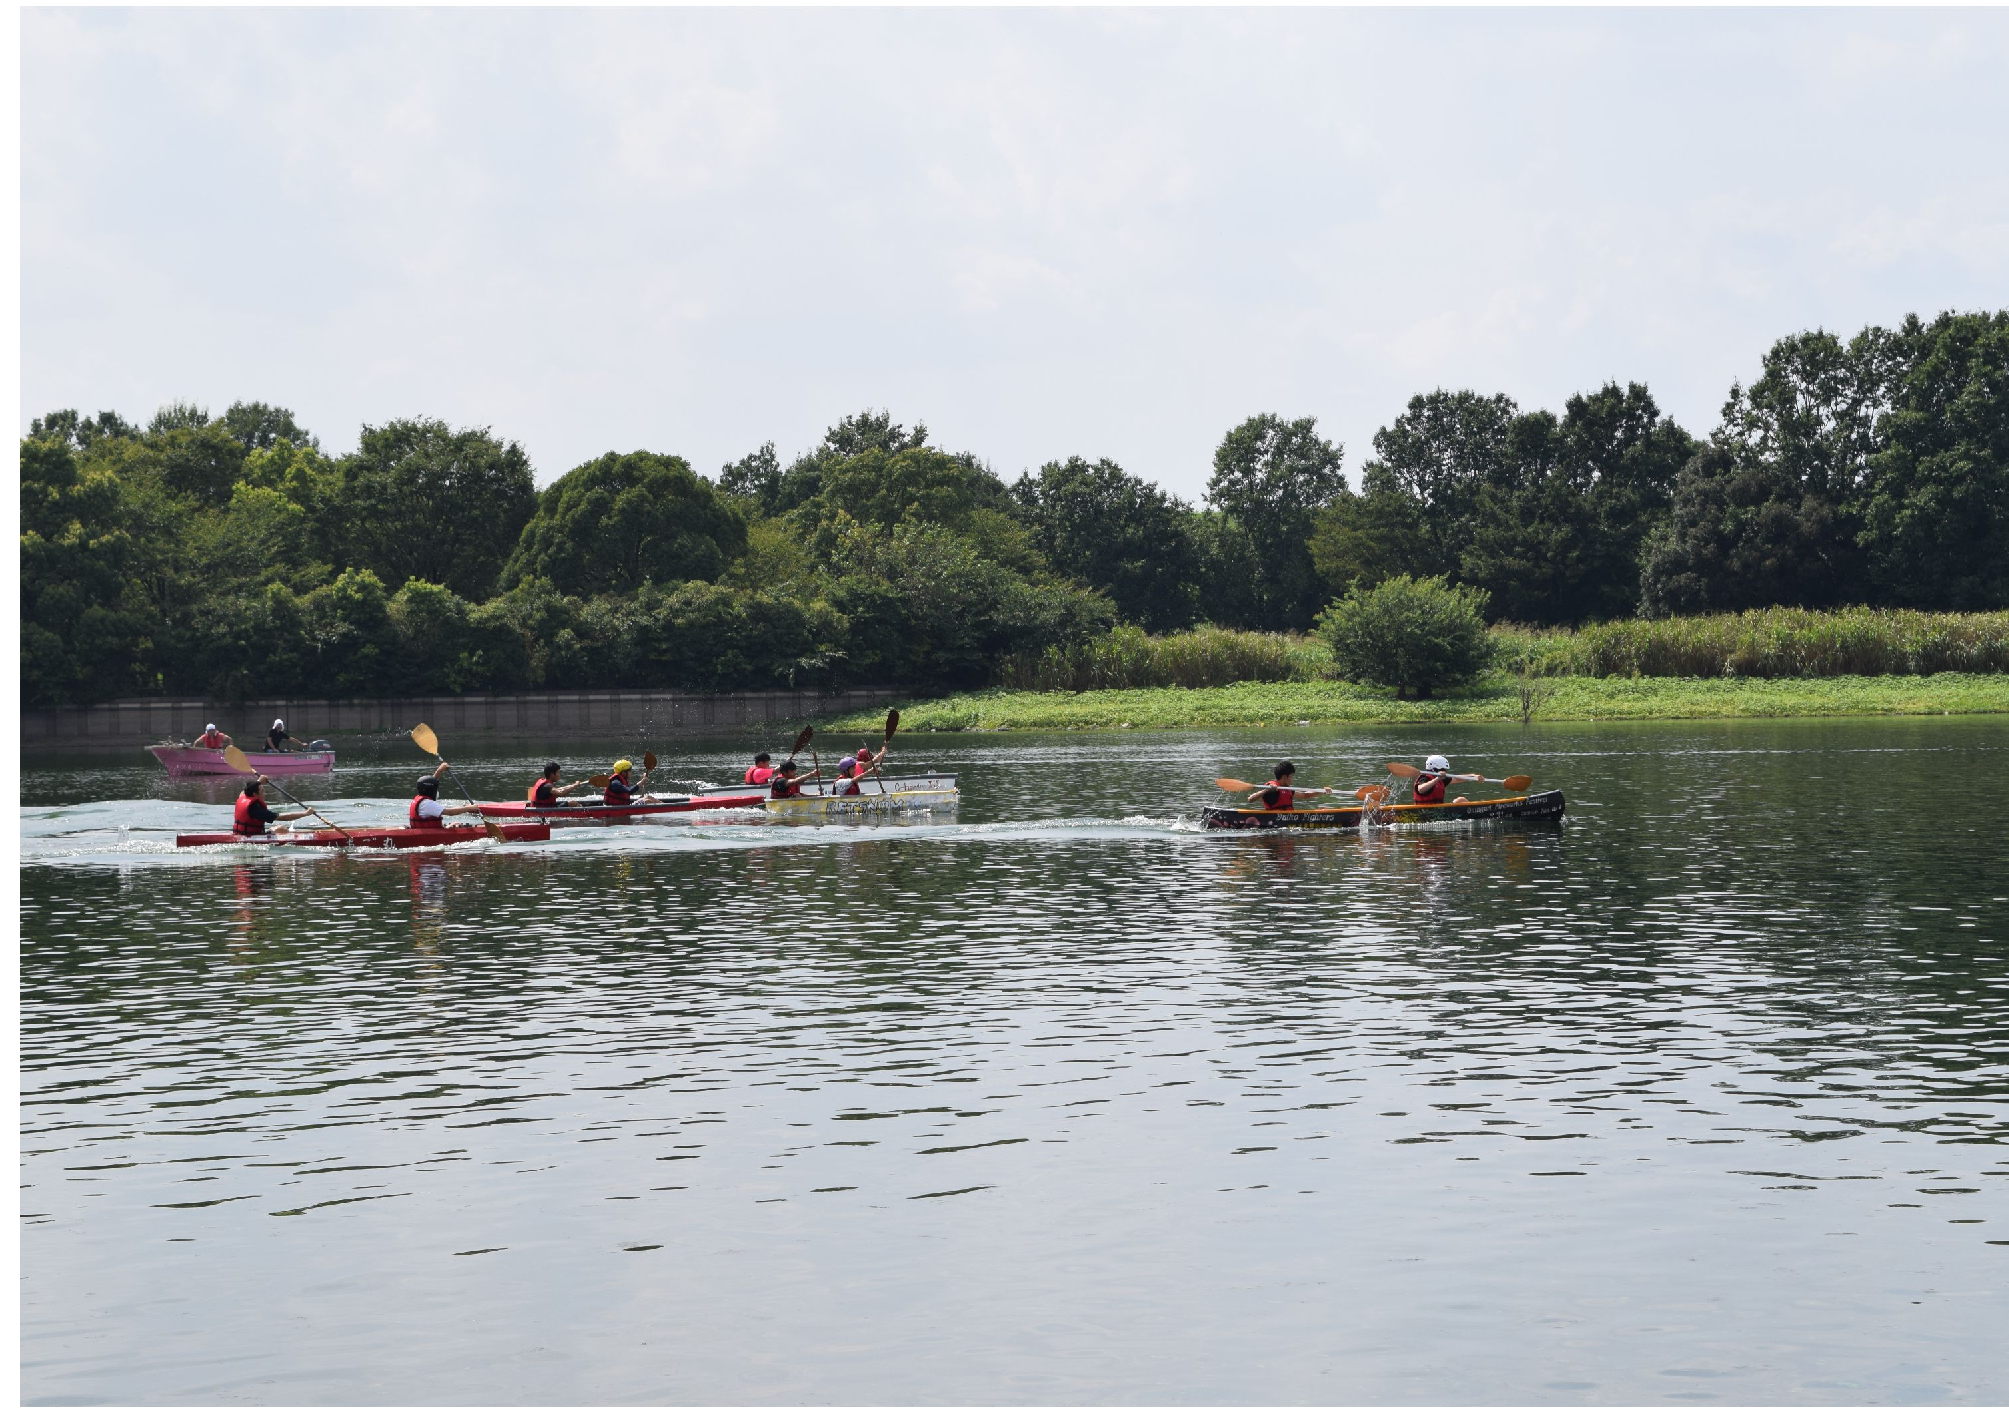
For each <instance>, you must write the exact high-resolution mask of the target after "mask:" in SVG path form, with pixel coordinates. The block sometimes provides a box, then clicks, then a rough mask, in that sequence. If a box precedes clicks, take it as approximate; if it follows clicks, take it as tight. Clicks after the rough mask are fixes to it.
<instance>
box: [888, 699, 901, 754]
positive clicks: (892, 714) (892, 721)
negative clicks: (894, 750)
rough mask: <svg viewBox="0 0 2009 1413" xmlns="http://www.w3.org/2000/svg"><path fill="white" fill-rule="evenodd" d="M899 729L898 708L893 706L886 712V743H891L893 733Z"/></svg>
mask: <svg viewBox="0 0 2009 1413" xmlns="http://www.w3.org/2000/svg"><path fill="white" fill-rule="evenodd" d="M899 729H900V708H898V707H894V708H893V709H892V710H891V711H889V712H887V713H886V744H887V745H889V746H890V745H892V744H893V733H894V732H895V731H898V730H899Z"/></svg>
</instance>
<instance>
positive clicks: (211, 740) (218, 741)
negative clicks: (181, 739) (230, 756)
mask: <svg viewBox="0 0 2009 1413" xmlns="http://www.w3.org/2000/svg"><path fill="white" fill-rule="evenodd" d="M195 744H196V745H198V746H201V747H202V748H203V749H204V750H207V751H220V750H222V749H223V748H224V747H225V746H227V745H229V744H230V738H229V737H228V736H226V735H224V734H223V732H221V731H218V730H217V729H216V723H215V722H213V721H212V722H210V723H209V725H207V726H205V727H203V728H202V734H201V735H200V736H198V737H196V738H195Z"/></svg>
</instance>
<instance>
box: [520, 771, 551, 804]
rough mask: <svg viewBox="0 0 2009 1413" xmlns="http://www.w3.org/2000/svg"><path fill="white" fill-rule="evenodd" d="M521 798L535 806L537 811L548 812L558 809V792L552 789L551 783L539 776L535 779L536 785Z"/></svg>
mask: <svg viewBox="0 0 2009 1413" xmlns="http://www.w3.org/2000/svg"><path fill="white" fill-rule="evenodd" d="M523 798H524V799H525V800H526V801H527V802H529V803H530V804H533V805H536V806H537V807H538V808H539V809H547V810H549V809H556V808H557V807H558V792H557V791H556V790H554V789H553V788H552V786H551V782H550V781H549V780H546V779H545V778H544V777H543V776H541V775H540V776H538V777H537V783H536V784H535V785H532V786H531V787H530V789H529V791H528V792H526V793H525V795H524V796H523Z"/></svg>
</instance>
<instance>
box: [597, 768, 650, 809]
mask: <svg viewBox="0 0 2009 1413" xmlns="http://www.w3.org/2000/svg"><path fill="white" fill-rule="evenodd" d="M634 773H635V763H634V762H633V761H631V760H617V761H615V762H614V770H613V773H612V774H610V775H609V776H608V777H607V788H606V790H604V791H603V792H602V793H601V796H600V802H601V803H602V804H608V805H631V804H634V803H635V802H636V801H637V800H638V799H640V798H641V794H642V785H646V784H648V783H649V773H648V772H647V771H646V770H645V771H643V772H642V783H641V784H640V785H638V784H636V783H635V781H634V779H633V776H634Z"/></svg>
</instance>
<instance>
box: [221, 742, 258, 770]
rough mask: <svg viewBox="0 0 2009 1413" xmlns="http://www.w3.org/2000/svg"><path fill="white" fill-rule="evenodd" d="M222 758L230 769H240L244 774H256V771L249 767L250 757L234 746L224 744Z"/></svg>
mask: <svg viewBox="0 0 2009 1413" xmlns="http://www.w3.org/2000/svg"><path fill="white" fill-rule="evenodd" d="M223 759H224V761H225V762H226V763H227V764H228V765H229V766H230V768H231V769H232V770H241V771H243V772H244V773H245V774H246V775H256V774H257V773H258V772H257V771H255V770H253V769H252V768H251V761H250V759H249V758H248V757H246V755H245V754H244V752H243V751H240V750H239V749H237V747H235V746H225V747H224V748H223Z"/></svg>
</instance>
